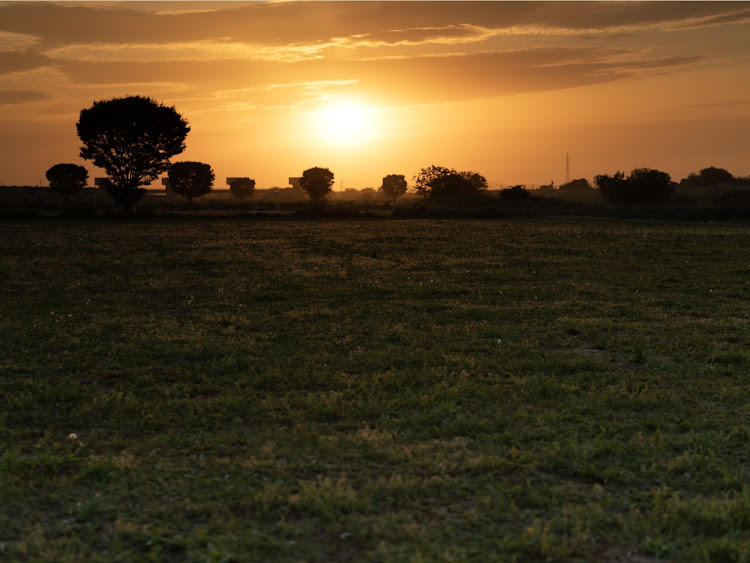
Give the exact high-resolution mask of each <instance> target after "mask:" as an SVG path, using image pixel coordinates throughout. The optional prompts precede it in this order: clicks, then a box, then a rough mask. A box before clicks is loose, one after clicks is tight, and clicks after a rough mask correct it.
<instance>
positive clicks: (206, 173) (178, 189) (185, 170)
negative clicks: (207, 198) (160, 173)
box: [168, 160, 216, 203]
mask: <svg viewBox="0 0 750 563" xmlns="http://www.w3.org/2000/svg"><path fill="white" fill-rule="evenodd" d="M168 175H169V187H170V189H171V190H172V191H173V192H175V193H176V194H179V195H181V196H184V197H186V198H188V201H189V202H190V203H193V198H195V197H201V196H204V195H206V194H207V193H209V192H210V191H211V188H212V187H213V185H214V179H215V178H216V176H215V175H214V171H213V170H212V169H211V167H210V166H209V165H208V164H204V163H203V162H193V161H190V160H186V161H183V162H175V163H174V164H172V165H171V166H170V167H169V174H168Z"/></svg>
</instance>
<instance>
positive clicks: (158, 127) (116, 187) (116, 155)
mask: <svg viewBox="0 0 750 563" xmlns="http://www.w3.org/2000/svg"><path fill="white" fill-rule="evenodd" d="M76 129H77V130H78V137H79V138H80V139H81V141H82V142H83V147H81V157H82V158H85V159H88V160H92V161H93V162H94V164H95V165H96V166H99V167H100V168H104V170H105V171H106V172H107V174H108V175H109V178H110V184H109V185H108V187H107V191H108V192H109V194H110V195H111V196H112V198H113V199H114V200H115V202H116V203H117V204H119V205H121V206H122V207H123V209H125V210H131V209H132V208H133V207H134V205H135V204H136V203H138V201H140V200H141V198H142V197H143V196H144V194H145V193H146V190H145V189H143V186H146V185H148V184H150V183H151V182H153V181H154V180H156V178H157V177H158V176H159V174H161V173H162V172H165V171H166V170H168V169H169V159H170V158H172V157H173V156H175V155H177V154H180V153H181V152H182V151H184V150H185V137H186V136H187V134H188V132H189V131H190V127H189V126H188V124H187V121H185V120H184V119H183V118H182V116H181V115H180V114H179V113H177V111H176V110H175V109H174V108H173V107H167V106H164V105H162V104H159V103H157V102H155V101H154V100H152V99H150V98H145V97H142V96H129V97H127V98H113V99H111V100H103V101H99V102H94V105H93V106H91V107H90V108H87V109H84V110H81V115H80V119H79V120H78V123H77V124H76Z"/></svg>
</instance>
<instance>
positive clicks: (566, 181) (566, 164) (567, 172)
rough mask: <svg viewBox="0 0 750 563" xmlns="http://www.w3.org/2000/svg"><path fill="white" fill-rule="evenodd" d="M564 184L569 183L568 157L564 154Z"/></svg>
mask: <svg viewBox="0 0 750 563" xmlns="http://www.w3.org/2000/svg"><path fill="white" fill-rule="evenodd" d="M565 183H566V184H569V183H570V155H569V154H568V153H565Z"/></svg>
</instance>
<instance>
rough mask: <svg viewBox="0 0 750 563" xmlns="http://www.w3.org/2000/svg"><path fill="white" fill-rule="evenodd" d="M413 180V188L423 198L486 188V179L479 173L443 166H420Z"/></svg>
mask: <svg viewBox="0 0 750 563" xmlns="http://www.w3.org/2000/svg"><path fill="white" fill-rule="evenodd" d="M414 181H415V183H414V189H415V190H416V191H417V193H418V194H419V195H421V196H422V197H423V198H425V199H427V198H441V197H449V196H459V195H469V194H474V193H479V192H481V191H484V190H486V189H487V180H486V179H485V178H484V176H482V175H481V174H477V173H476V172H471V171H462V172H459V171H456V170H454V169H452V168H445V167H444V166H434V165H433V166H428V167H427V168H422V170H421V171H420V172H419V174H418V175H417V176H415V178H414Z"/></svg>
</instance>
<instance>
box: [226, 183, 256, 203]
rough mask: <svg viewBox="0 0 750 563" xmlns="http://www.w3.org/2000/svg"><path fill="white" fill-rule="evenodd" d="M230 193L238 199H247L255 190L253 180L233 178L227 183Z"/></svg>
mask: <svg viewBox="0 0 750 563" xmlns="http://www.w3.org/2000/svg"><path fill="white" fill-rule="evenodd" d="M229 190H230V191H231V192H232V195H233V196H234V197H236V198H239V199H248V198H249V197H250V196H251V195H253V191H255V180H252V179H250V178H235V179H234V180H232V182H231V183H230V184H229Z"/></svg>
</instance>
